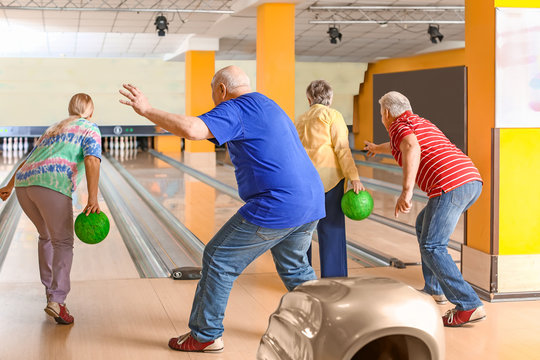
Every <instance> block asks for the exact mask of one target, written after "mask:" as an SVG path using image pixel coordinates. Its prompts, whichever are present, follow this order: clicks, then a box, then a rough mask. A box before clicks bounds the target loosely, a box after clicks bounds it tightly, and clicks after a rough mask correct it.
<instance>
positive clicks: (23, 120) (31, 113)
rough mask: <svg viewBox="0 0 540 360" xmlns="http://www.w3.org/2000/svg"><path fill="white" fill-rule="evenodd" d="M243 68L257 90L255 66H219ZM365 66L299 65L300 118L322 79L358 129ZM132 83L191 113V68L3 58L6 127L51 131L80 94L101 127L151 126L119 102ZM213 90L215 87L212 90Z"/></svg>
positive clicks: (158, 103)
mask: <svg viewBox="0 0 540 360" xmlns="http://www.w3.org/2000/svg"><path fill="white" fill-rule="evenodd" d="M228 65H236V66H238V67H240V68H242V69H243V70H244V71H245V72H246V73H247V75H248V76H249V78H250V80H251V87H252V89H256V86H257V84H256V62H255V61H254V60H249V61H248V60H232V61H229V60H217V61H216V66H215V68H216V70H219V69H221V68H223V67H225V66H228ZM366 68H367V64H365V63H340V64H336V63H308V62H297V63H296V70H295V71H296V81H295V87H296V90H295V94H296V95H295V109H296V110H295V117H298V116H299V115H300V114H302V113H303V112H305V111H307V109H308V104H307V99H306V97H305V89H306V87H307V85H308V84H309V82H311V81H312V80H316V79H325V80H328V81H329V82H330V83H331V85H332V87H333V88H334V104H333V107H334V108H336V109H337V110H339V111H340V112H341V113H342V114H343V116H344V118H345V121H346V122H347V123H348V124H352V117H353V96H354V95H355V94H356V93H357V92H358V86H359V84H360V83H361V82H362V81H363V78H364V72H365V70H366ZM124 82H131V83H133V84H134V85H136V86H137V87H139V88H140V89H141V90H142V91H143V92H144V93H145V94H146V95H147V97H148V98H149V100H150V102H151V104H152V105H153V106H155V107H157V108H161V109H163V110H166V111H170V112H176V113H184V111H185V64H184V62H164V61H162V60H156V59H37V58H0V114H2V116H1V118H0V126H21V125H26V126H47V125H51V124H53V123H55V122H57V121H59V120H62V119H63V118H64V117H66V116H67V104H68V102H69V99H70V97H71V96H72V95H73V94H75V93H77V92H87V93H88V94H90V95H91V96H92V98H93V99H94V102H95V106H96V110H95V114H94V120H95V121H96V122H97V123H98V124H99V125H150V123H149V122H148V121H146V120H145V119H143V118H142V117H140V116H138V115H136V114H135V113H134V112H133V111H132V110H131V109H129V108H127V107H125V106H123V105H121V104H120V103H119V102H118V99H120V96H121V95H120V94H118V90H119V89H120V87H121V85H122V83H124ZM208 86H210V84H208Z"/></svg>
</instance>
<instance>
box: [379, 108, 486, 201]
mask: <svg viewBox="0 0 540 360" xmlns="http://www.w3.org/2000/svg"><path fill="white" fill-rule="evenodd" d="M388 133H389V134H390V146H391V148H392V155H393V156H394V158H395V159H396V161H397V162H398V164H399V166H402V156H401V151H400V149H399V145H400V144H401V140H403V138H404V137H405V136H407V135H410V134H414V135H416V138H417V139H418V143H419V144H420V150H421V153H420V165H419V166H418V173H417V174H416V183H417V184H418V186H419V187H420V189H422V191H425V192H426V193H427V195H428V197H429V198H432V197H436V196H440V195H441V194H442V191H444V192H449V191H451V190H453V189H455V188H457V187H459V186H461V185H463V184H465V183H468V182H471V181H475V180H478V181H482V177H481V176H480V173H479V172H478V169H477V168H476V167H475V166H474V164H473V162H472V161H471V159H470V158H469V157H468V156H467V155H465V154H464V153H463V152H462V151H461V150H459V149H458V148H457V147H456V146H455V145H454V144H452V143H451V142H450V140H448V138H447V137H446V136H445V135H444V134H443V133H442V131H441V130H439V128H438V127H436V126H435V125H433V124H432V123H431V122H430V121H428V120H426V119H424V118H421V117H420V116H418V115H415V114H413V113H412V112H410V111H406V112H404V113H403V114H401V116H400V117H399V118H397V119H396V120H395V121H394V122H393V123H392V125H390V128H389V129H388Z"/></svg>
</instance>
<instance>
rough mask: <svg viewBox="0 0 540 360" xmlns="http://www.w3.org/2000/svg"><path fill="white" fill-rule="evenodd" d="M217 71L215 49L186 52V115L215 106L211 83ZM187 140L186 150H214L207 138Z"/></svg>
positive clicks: (202, 111) (199, 113)
mask: <svg viewBox="0 0 540 360" xmlns="http://www.w3.org/2000/svg"><path fill="white" fill-rule="evenodd" d="M214 72H215V53H214V51H187V52H186V115H190V116H198V115H201V114H204V113H205V112H207V111H209V110H211V109H212V108H213V107H214V104H213V102H212V89H211V87H210V83H211V81H212V77H213V76H214ZM185 141H186V147H185V151H186V152H213V151H214V144H212V143H211V142H209V141H207V140H201V141H192V140H187V139H186V140H185Z"/></svg>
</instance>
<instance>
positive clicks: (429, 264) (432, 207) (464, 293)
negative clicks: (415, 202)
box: [365, 91, 486, 326]
mask: <svg viewBox="0 0 540 360" xmlns="http://www.w3.org/2000/svg"><path fill="white" fill-rule="evenodd" d="M379 104H380V105H381V117H382V122H383V124H384V126H385V127H386V129H387V130H388V133H389V135H390V142H387V143H384V144H379V145H376V144H373V143H370V142H367V141H366V142H365V143H366V146H365V150H367V151H368V155H370V156H373V155H375V154H379V153H391V154H392V155H393V156H394V158H395V159H396V161H397V162H398V164H399V166H401V167H402V168H403V190H402V192H401V195H400V196H399V198H398V200H397V203H396V208H395V216H396V217H397V215H398V214H399V213H400V212H403V213H408V212H409V211H410V209H411V206H412V196H413V189H414V184H415V181H416V183H417V184H418V186H419V187H420V189H422V191H425V192H426V193H427V195H428V197H429V201H428V203H427V205H426V207H425V208H424V209H423V210H422V211H421V212H420V214H418V217H417V219H416V235H417V237H418V243H419V244H420V253H421V257H422V273H423V275H424V281H425V285H424V289H423V290H422V291H423V292H425V293H427V294H430V295H432V296H433V298H434V299H435V301H437V303H439V304H440V303H445V302H446V298H447V299H448V300H449V301H450V302H451V303H453V304H455V305H456V307H455V308H454V309H451V310H449V311H448V312H447V313H446V314H445V315H444V316H443V323H444V325H445V326H461V325H463V324H466V323H470V322H474V321H479V320H483V319H485V318H486V313H485V310H484V307H483V305H482V301H480V298H479V297H478V295H477V294H476V293H475V292H474V290H473V289H472V287H471V286H470V285H469V284H468V283H467V282H466V281H465V280H463V276H462V275H461V272H460V271H459V269H458V267H457V266H456V264H455V263H454V261H453V259H452V257H451V256H450V254H449V253H448V250H447V248H446V246H447V245H448V241H449V238H450V235H451V234H452V232H453V231H454V229H455V227H456V225H457V222H458V220H459V217H460V216H461V214H462V213H464V212H465V211H466V210H467V209H468V208H469V207H470V206H471V205H472V204H473V203H474V202H475V201H476V199H478V197H479V196H480V193H481V191H482V178H481V176H480V173H479V172H478V169H477V168H476V167H475V166H474V164H473V162H472V161H471V159H470V158H469V157H467V156H466V155H465V154H464V153H463V152H461V150H459V149H458V148H457V147H456V146H455V145H454V144H452V143H451V142H450V140H448V138H447V137H446V136H445V135H444V134H443V133H442V132H441V130H439V128H437V127H436V126H435V125H433V124H432V123H431V122H430V121H428V120H426V119H423V118H421V117H420V116H418V115H415V114H413V112H412V108H411V105H410V103H409V100H408V99H407V98H406V97H405V96H404V95H403V94H400V93H398V92H396V91H391V92H389V93H387V94H385V95H384V96H383V97H381V98H380V100H379ZM445 296H446V298H445Z"/></svg>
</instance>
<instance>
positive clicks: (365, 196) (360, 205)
mask: <svg viewBox="0 0 540 360" xmlns="http://www.w3.org/2000/svg"><path fill="white" fill-rule="evenodd" d="M341 210H343V213H344V214H345V216H347V217H348V218H349V219H353V220H363V219H365V218H367V217H368V216H369V214H371V212H372V211H373V198H372V197H371V195H370V194H369V193H368V192H367V191H360V192H359V193H358V194H356V193H355V192H354V191H353V190H352V189H351V190H349V191H347V192H346V193H345V194H344V195H343V197H342V198H341Z"/></svg>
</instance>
